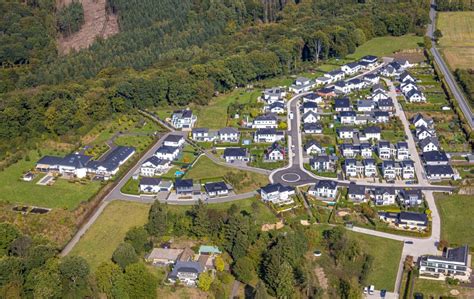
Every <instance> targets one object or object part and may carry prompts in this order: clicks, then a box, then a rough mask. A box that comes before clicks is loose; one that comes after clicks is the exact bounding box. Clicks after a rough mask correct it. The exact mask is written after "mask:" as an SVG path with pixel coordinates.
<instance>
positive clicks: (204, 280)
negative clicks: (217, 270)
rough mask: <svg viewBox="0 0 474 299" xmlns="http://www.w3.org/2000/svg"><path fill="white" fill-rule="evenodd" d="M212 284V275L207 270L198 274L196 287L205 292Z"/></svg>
mask: <svg viewBox="0 0 474 299" xmlns="http://www.w3.org/2000/svg"><path fill="white" fill-rule="evenodd" d="M211 284H212V276H211V274H209V273H208V272H202V273H201V274H200V275H199V280H198V287H199V288H200V289H201V290H203V291H205V292H207V291H209V288H210V287H211Z"/></svg>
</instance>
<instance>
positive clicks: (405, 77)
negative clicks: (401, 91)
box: [398, 66, 416, 83]
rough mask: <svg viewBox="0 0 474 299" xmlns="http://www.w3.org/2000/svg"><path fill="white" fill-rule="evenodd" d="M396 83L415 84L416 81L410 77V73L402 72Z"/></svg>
mask: <svg viewBox="0 0 474 299" xmlns="http://www.w3.org/2000/svg"><path fill="white" fill-rule="evenodd" d="M402 67H403V66H402ZM398 81H400V82H401V83H405V82H416V79H415V77H413V76H412V75H410V73H408V72H407V71H404V72H403V73H401V74H400V77H399V78H398Z"/></svg>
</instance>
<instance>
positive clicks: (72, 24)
mask: <svg viewBox="0 0 474 299" xmlns="http://www.w3.org/2000/svg"><path fill="white" fill-rule="evenodd" d="M83 24H84V8H83V7H82V3H80V2H79V1H73V2H72V3H71V4H69V5H68V6H66V7H63V8H61V9H60V10H59V11H58V29H59V31H60V32H61V33H62V34H63V35H65V36H69V35H71V34H73V33H74V32H77V31H79V29H81V26H82V25H83Z"/></svg>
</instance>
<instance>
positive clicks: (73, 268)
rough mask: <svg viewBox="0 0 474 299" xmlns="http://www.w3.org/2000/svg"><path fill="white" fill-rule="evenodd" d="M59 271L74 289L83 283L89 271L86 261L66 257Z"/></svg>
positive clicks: (79, 258)
mask: <svg viewBox="0 0 474 299" xmlns="http://www.w3.org/2000/svg"><path fill="white" fill-rule="evenodd" d="M59 271H60V272H61V275H62V276H63V277H64V278H65V279H66V280H68V281H69V283H70V285H71V286H72V287H73V288H74V287H76V286H78V285H79V284H80V283H82V282H84V281H85V279H86V277H87V276H88V275H89V271H90V270H89V265H88V264H87V261H86V260H85V259H84V258H83V257H80V256H66V257H65V258H63V259H62V261H61V264H60V265H59Z"/></svg>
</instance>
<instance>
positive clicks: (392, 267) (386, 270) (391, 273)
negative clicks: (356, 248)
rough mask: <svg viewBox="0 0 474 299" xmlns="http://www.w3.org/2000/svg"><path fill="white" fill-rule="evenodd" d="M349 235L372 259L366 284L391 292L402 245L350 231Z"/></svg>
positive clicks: (397, 242)
mask: <svg viewBox="0 0 474 299" xmlns="http://www.w3.org/2000/svg"><path fill="white" fill-rule="evenodd" d="M349 235H351V236H353V237H354V238H355V239H356V240H357V241H358V242H359V244H360V246H361V247H362V250H363V251H364V252H365V253H368V254H370V255H372V256H373V257H374V262H373V264H372V269H371V271H370V274H369V277H368V278H367V282H368V284H373V285H374V286H375V288H376V289H377V290H381V289H386V290H387V291H389V292H390V291H393V289H394V286H395V280H396V278H397V272H398V264H399V262H400V258H401V256H402V249H403V243H402V242H399V241H395V240H390V239H385V238H380V237H374V236H369V235H365V234H360V233H355V232H352V231H349Z"/></svg>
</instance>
